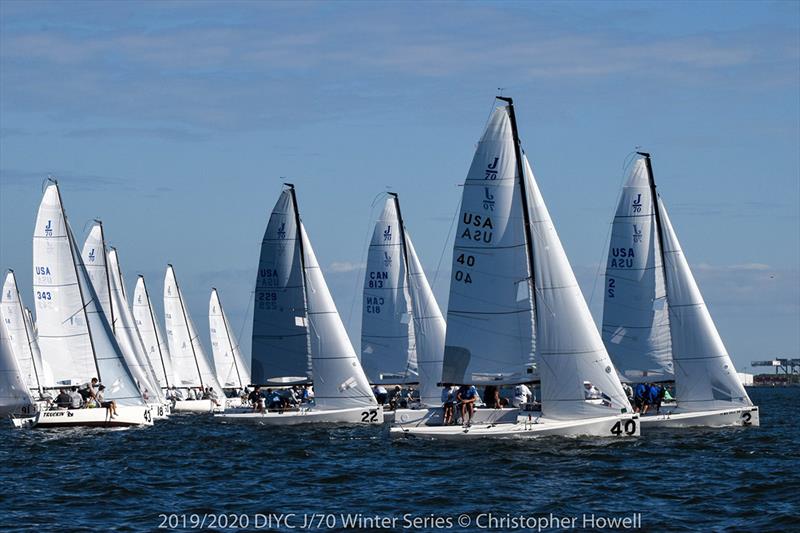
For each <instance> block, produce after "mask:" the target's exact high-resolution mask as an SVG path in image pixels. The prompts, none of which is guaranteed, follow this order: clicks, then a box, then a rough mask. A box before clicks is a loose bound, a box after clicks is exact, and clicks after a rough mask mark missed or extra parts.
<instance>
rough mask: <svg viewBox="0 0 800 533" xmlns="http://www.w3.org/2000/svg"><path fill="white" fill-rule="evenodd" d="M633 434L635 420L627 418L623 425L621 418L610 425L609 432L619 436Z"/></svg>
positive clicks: (634, 431)
mask: <svg viewBox="0 0 800 533" xmlns="http://www.w3.org/2000/svg"><path fill="white" fill-rule="evenodd" d="M623 433H624V434H625V435H633V434H635V433H636V420H633V419H632V418H629V419H628V420H626V421H625V424H624V425H623V423H622V420H617V423H616V424H614V425H613V426H611V434H612V435H614V436H616V437H619V436H620V435H622V434H623Z"/></svg>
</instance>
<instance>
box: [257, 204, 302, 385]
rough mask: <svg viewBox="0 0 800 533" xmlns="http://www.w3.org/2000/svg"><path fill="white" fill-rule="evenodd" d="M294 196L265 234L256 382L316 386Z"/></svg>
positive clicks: (274, 215)
mask: <svg viewBox="0 0 800 533" xmlns="http://www.w3.org/2000/svg"><path fill="white" fill-rule="evenodd" d="M293 198H294V197H293V195H292V193H291V192H290V190H288V189H287V190H284V191H283V192H282V193H281V195H280V197H279V198H278V201H277V202H276V203H275V207H274V208H273V210H272V214H271V215H270V218H269V223H268V224H267V229H266V231H265V232H264V239H263V241H262V243H261V257H260V259H259V263H258V276H257V277H256V288H255V304H254V307H253V347H252V367H251V372H252V381H253V383H256V384H267V383H285V382H310V380H311V358H310V352H309V339H308V331H307V328H308V324H307V317H306V296H305V290H304V282H303V267H302V259H301V244H300V238H299V231H298V228H297V220H298V217H297V213H296V207H295V205H294V200H293Z"/></svg>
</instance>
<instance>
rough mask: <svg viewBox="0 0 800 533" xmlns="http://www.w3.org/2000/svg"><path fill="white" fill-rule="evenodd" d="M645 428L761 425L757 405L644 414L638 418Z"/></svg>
mask: <svg viewBox="0 0 800 533" xmlns="http://www.w3.org/2000/svg"><path fill="white" fill-rule="evenodd" d="M640 422H641V424H642V425H643V426H644V428H645V430H648V429H650V428H657V427H668V428H682V427H698V426H705V427H724V426H745V427H747V426H755V427H758V426H759V425H761V422H760V420H759V411H758V407H757V406H751V407H738V408H734V409H723V410H716V411H696V412H683V413H682V412H680V411H677V410H676V411H673V412H667V413H663V414H660V415H645V416H643V417H641V418H640Z"/></svg>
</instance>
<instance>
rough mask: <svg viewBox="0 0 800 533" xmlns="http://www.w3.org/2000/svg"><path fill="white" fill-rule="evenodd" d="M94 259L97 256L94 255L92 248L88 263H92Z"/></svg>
mask: <svg viewBox="0 0 800 533" xmlns="http://www.w3.org/2000/svg"><path fill="white" fill-rule="evenodd" d="M96 257H97V256H96V255H95V253H94V248H92V249H91V251H90V252H89V262H90V263H94V260H95V258H96Z"/></svg>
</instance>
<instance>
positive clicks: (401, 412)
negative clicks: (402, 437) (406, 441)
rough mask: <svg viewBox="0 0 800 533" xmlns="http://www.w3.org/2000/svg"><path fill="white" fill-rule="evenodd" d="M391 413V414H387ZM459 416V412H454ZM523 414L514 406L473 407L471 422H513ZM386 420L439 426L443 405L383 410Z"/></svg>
mask: <svg viewBox="0 0 800 533" xmlns="http://www.w3.org/2000/svg"><path fill="white" fill-rule="evenodd" d="M389 413H393V414H392V415H391V416H387V415H388V414H389ZM456 414H458V415H459V416H460V413H458V412H456ZM523 414H525V413H524V412H523V411H520V410H519V409H517V408H515V407H511V408H504V409H485V408H478V409H475V414H474V416H473V419H472V424H473V425H476V424H513V423H514V422H516V421H517V418H518V417H519V416H521V415H523ZM384 417H385V418H386V419H387V420H386V421H387V422H393V423H395V424H398V425H401V426H403V427H416V426H441V425H442V424H443V422H444V408H443V407H427V408H424V407H423V408H420V409H396V410H395V411H384ZM459 425H460V424H459Z"/></svg>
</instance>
